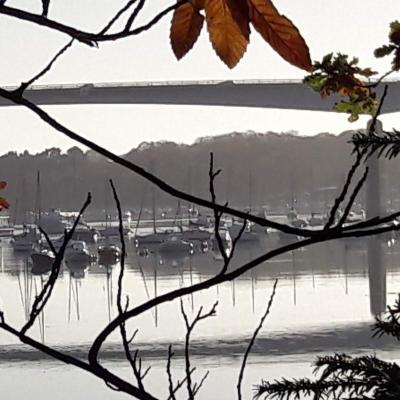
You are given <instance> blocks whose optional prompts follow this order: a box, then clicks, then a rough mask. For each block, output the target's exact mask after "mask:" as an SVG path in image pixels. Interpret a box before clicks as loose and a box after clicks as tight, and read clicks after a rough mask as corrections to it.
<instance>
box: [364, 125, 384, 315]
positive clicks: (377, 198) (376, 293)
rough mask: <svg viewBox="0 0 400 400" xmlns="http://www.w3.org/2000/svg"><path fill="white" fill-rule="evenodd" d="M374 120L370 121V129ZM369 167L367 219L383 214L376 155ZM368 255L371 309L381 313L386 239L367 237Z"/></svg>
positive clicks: (369, 161)
mask: <svg viewBox="0 0 400 400" xmlns="http://www.w3.org/2000/svg"><path fill="white" fill-rule="evenodd" d="M371 123H372V121H369V123H368V126H367V129H369V127H370V124H371ZM375 132H376V133H377V134H381V133H383V126H382V122H381V121H379V120H377V121H376V125H375ZM367 165H368V168H369V172H368V178H367V181H366V212H367V219H369V218H373V217H376V216H379V215H383V212H384V211H385V210H383V207H382V201H381V196H382V185H381V172H380V161H379V159H378V157H377V156H376V155H372V156H371V157H369V158H368V161H367ZM367 257H368V282H369V297H370V311H371V314H372V315H380V314H382V313H383V312H385V310H386V265H385V262H384V241H383V240H382V238H381V237H379V236H371V237H368V239H367Z"/></svg>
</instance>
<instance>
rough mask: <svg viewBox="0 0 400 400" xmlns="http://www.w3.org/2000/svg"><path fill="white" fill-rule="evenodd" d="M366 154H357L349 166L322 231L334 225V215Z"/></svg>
mask: <svg viewBox="0 0 400 400" xmlns="http://www.w3.org/2000/svg"><path fill="white" fill-rule="evenodd" d="M365 154H366V152H365V151H364V152H359V151H358V152H357V155H356V159H355V161H354V163H353V165H352V166H351V168H350V169H349V172H348V173H347V177H346V181H345V183H344V185H343V188H342V190H341V192H340V195H339V196H338V197H337V198H336V200H335V203H334V204H333V207H332V209H331V212H330V214H329V219H328V222H327V223H326V225H325V227H324V229H329V228H330V227H331V226H332V225H333V224H334V223H335V218H336V213H337V211H338V209H339V207H340V205H341V204H342V202H343V201H344V199H345V197H346V194H347V193H348V191H349V188H350V185H351V182H352V180H353V177H354V174H355V173H356V171H357V169H358V168H359V166H360V165H361V161H362V159H363V157H364V156H365Z"/></svg>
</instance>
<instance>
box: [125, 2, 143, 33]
mask: <svg viewBox="0 0 400 400" xmlns="http://www.w3.org/2000/svg"><path fill="white" fill-rule="evenodd" d="M145 2H146V0H140V1H139V4H138V5H137V6H136V7H135V9H134V10H133V13H132V14H131V16H130V17H129V18H128V21H127V22H126V25H125V32H129V30H130V29H131V27H132V24H133V23H134V21H135V19H136V17H137V16H138V14H139V13H140V11H142V9H143V6H144V3H145Z"/></svg>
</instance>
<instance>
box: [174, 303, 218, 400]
mask: <svg viewBox="0 0 400 400" xmlns="http://www.w3.org/2000/svg"><path fill="white" fill-rule="evenodd" d="M217 306H218V301H217V302H215V303H214V305H213V306H212V307H211V308H210V310H209V311H208V312H206V313H204V314H203V307H200V308H199V311H198V312H197V314H196V316H195V318H194V319H193V321H192V322H189V318H188V316H187V314H186V312H185V308H184V307H183V301H182V299H181V313H182V316H183V319H184V321H185V325H186V335H185V371H186V387H187V391H188V400H194V397H195V395H196V393H197V391H198V390H199V389H200V387H201V385H202V384H203V382H204V380H205V379H206V378H207V375H208V374H206V375H205V377H203V379H202V380H201V381H200V384H199V385H195V386H194V385H193V384H192V377H191V375H192V373H191V369H192V368H191V365H190V335H191V333H192V331H193V329H194V328H195V326H196V325H197V323H199V322H200V321H202V320H204V319H206V318H209V317H212V316H214V315H215V313H216V308H217ZM196 389H197V390H196Z"/></svg>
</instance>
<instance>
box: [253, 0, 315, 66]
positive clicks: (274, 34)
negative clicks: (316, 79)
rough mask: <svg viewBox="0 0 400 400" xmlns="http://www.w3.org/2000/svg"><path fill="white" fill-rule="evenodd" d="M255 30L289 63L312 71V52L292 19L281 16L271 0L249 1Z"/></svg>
mask: <svg viewBox="0 0 400 400" xmlns="http://www.w3.org/2000/svg"><path fill="white" fill-rule="evenodd" d="M247 1H248V5H249V16H250V20H251V22H252V23H253V26H254V28H255V29H256V30H257V31H258V32H259V33H260V34H261V36H262V37H263V38H264V40H265V41H266V42H268V43H269V44H270V45H271V47H272V48H273V49H274V50H275V51H276V52H277V53H279V54H280V55H281V56H282V57H283V58H284V59H285V60H286V61H287V62H289V63H291V64H293V65H295V66H296V67H299V68H302V69H305V70H306V71H311V70H312V64H311V58H310V52H309V50H308V47H307V44H306V42H305V41H304V39H303V38H302V36H301V35H300V32H299V30H298V29H297V28H296V27H295V26H294V24H293V23H292V21H290V19H288V18H286V17H285V16H284V15H281V14H279V12H278V10H277V9H276V8H275V6H274V5H273V3H272V1H271V0H247Z"/></svg>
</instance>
